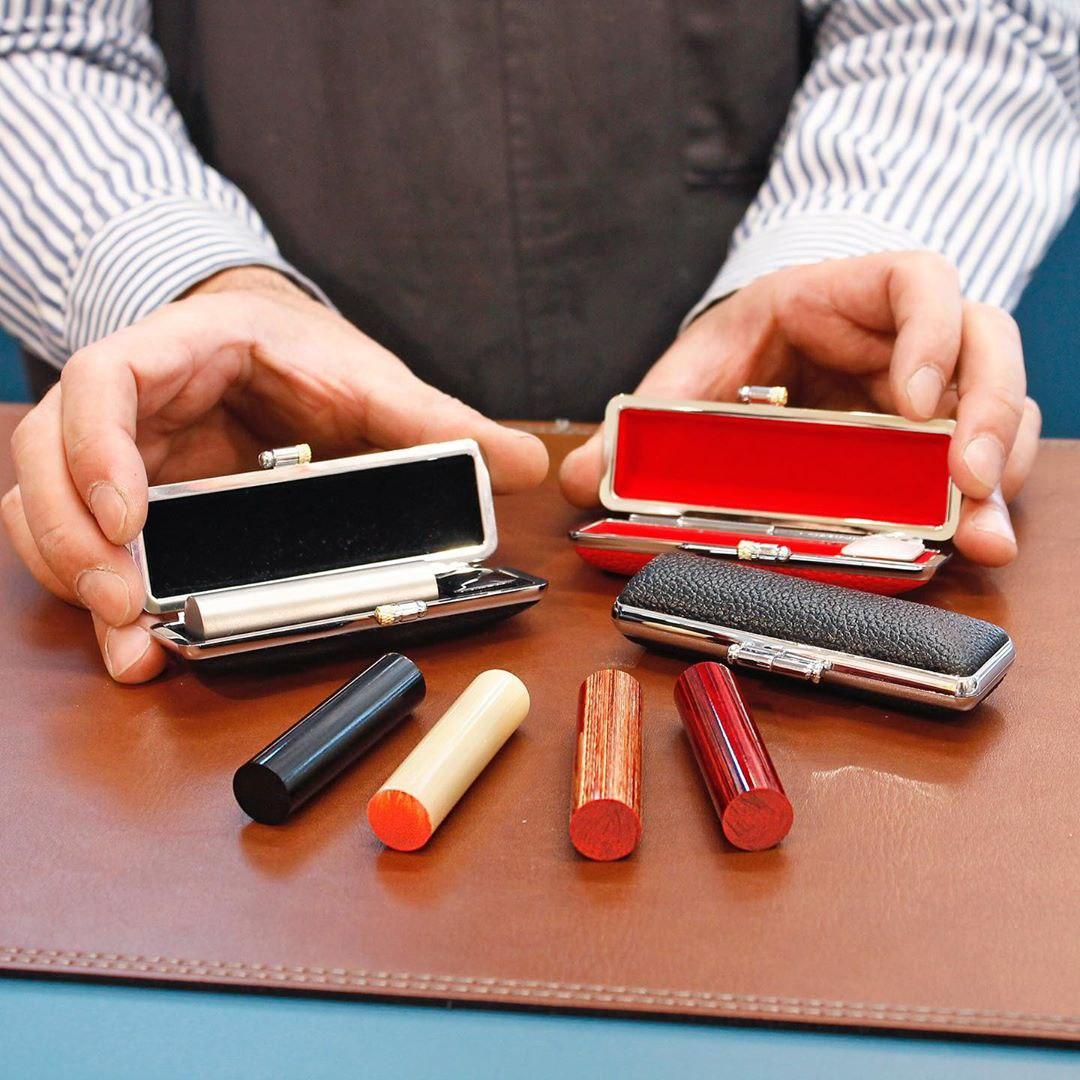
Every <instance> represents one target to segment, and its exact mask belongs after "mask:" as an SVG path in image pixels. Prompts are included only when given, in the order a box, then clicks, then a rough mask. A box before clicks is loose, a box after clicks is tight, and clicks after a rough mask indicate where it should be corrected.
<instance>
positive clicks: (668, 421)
mask: <svg viewBox="0 0 1080 1080" xmlns="http://www.w3.org/2000/svg"><path fill="white" fill-rule="evenodd" d="M954 427H955V422H954V421H952V420H929V421H926V422H921V423H920V422H916V421H911V420H905V419H904V418H903V417H900V416H888V415H884V414H879V413H863V412H834V411H829V410H820V409H798V408H788V407H786V406H779V405H759V404H735V403H727V402H700V401H660V400H654V399H649V398H641V397H635V396H633V395H630V394H623V395H620V396H618V397H615V398H612V399H611V401H610V402H609V403H608V407H607V412H606V415H605V420H604V461H605V469H604V476H603V480H602V482H601V486H600V501H601V503H602V504H603V505H604V507H605V508H606V509H608V510H609V511H612V514H611V515H610V516H608V517H605V518H601V519H600V520H599V521H594V522H591V523H590V524H588V525H584V526H582V527H581V528H578V529H575V530H573V531H572V532H571V533H570V539H571V540H572V541H573V543H574V546H575V548H576V549H577V551H578V553H579V554H580V555H581V556H582V558H584V559H586V560H587V561H588V562H591V563H594V564H595V565H596V566H599V567H601V568H602V569H605V570H611V571H614V572H616V573H621V574H631V573H635V572H636V571H637V570H639V569H640V568H641V567H642V566H643V565H644V564H645V563H646V562H648V561H649V559H651V558H652V557H653V556H654V555H657V554H660V553H662V552H668V551H692V552H696V553H698V554H702V555H711V556H715V557H718V558H726V559H737V560H742V561H745V562H749V563H753V564H755V565H759V566H762V567H767V568H769V569H773V570H778V571H781V572H783V573H789V574H797V575H799V576H800V577H807V578H813V579H815V580H818V581H826V582H830V583H832V584H838V585H847V586H848V587H850V588H856V589H864V590H866V591H868V592H876V593H886V594H892V593H900V592H906V591H907V590H909V589H914V588H916V587H918V586H919V585H922V584H924V583H925V582H927V581H929V580H930V578H932V577H933V576H934V574H935V573H936V572H937V570H938V569H939V568H940V567H941V566H942V565H943V564H944V563H945V562H946V561H947V560H948V559H949V555H948V553H947V552H944V551H942V550H940V549H939V548H937V547H935V546H934V544H933V543H931V541H933V542H943V541H947V540H949V539H950V538H951V537H952V535H953V533H954V532H955V531H956V523H957V519H958V516H959V513H960V493H959V491H958V490H957V488H956V485H955V484H954V483H953V481H952V478H951V476H950V474H949V466H948V453H949V440H950V437H951V435H952V431H953V428H954Z"/></svg>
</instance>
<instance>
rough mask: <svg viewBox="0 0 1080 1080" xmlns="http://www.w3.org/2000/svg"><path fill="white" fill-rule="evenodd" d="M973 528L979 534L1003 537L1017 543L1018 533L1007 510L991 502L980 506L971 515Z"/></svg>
mask: <svg viewBox="0 0 1080 1080" xmlns="http://www.w3.org/2000/svg"><path fill="white" fill-rule="evenodd" d="M971 527H972V528H973V529H978V530H979V532H986V533H993V534H994V535H995V536H1003V537H1005V539H1006V540H1009V541H1011V542H1012V543H1014V544H1015V543H1016V533H1014V532H1013V527H1012V522H1011V521H1010V520H1009V515H1008V514H1007V513H1006V512H1005V510H1004V509H1003V508H1002V507H1001V506H999V505H998V504H997V503H995V502H989V503H987V504H986V505H985V506H980V507H979V509H978V510H976V511H975V513H974V514H972V515H971Z"/></svg>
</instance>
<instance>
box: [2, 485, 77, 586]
mask: <svg viewBox="0 0 1080 1080" xmlns="http://www.w3.org/2000/svg"><path fill="white" fill-rule="evenodd" d="M0 515H2V516H3V519H4V528H5V529H6V530H7V534H8V536H9V537H10V539H11V546H12V547H13V548H14V549H15V554H16V555H18V556H19V558H20V559H22V561H23V563H25V565H26V568H27V569H28V570H29V571H30V573H31V574H33V575H34V577H35V578H36V579H37V582H38V584H39V585H41V586H43V587H44V588H46V589H48V590H49V592H51V593H53V594H54V595H56V596H58V597H60V599H61V600H64V601H66V602H67V603H69V604H78V603H79V599H78V597H77V596H76V595H75V594H74V593H73V592H72V591H71V590H70V589H69V588H67V587H66V586H65V585H64V584H63V582H61V580H60V579H59V578H58V577H57V576H56V575H55V574H54V573H53V572H52V571H51V570H50V569H49V568H48V566H46V565H45V560H44V559H43V558H42V557H41V552H40V551H38V549H37V544H35V543H34V538H33V537H32V536H31V535H30V526H29V525H27V524H26V515H25V514H24V513H23V506H22V498H21V497H20V495H19V488H18V486H17V485H16V486H15V487H13V488H12V489H11V490H10V491H9V492H8V493H7V494H6V495H5V496H4V498H3V500H0ZM80 606H81V605H80Z"/></svg>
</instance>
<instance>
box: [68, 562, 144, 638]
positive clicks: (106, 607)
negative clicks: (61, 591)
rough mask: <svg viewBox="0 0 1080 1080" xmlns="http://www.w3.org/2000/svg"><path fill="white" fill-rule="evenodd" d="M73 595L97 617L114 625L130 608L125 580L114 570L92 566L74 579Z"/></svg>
mask: <svg viewBox="0 0 1080 1080" xmlns="http://www.w3.org/2000/svg"><path fill="white" fill-rule="evenodd" d="M75 595H76V596H77V597H78V598H79V599H80V600H81V601H82V602H83V603H84V604H85V605H86V606H87V607H88V608H89V609H90V610H91V611H92V612H93V613H94V614H95V615H97V616H98V617H99V618H101V619H103V620H104V621H105V622H107V623H111V624H112V625H114V626H116V625H119V624H120V623H123V622H124V621H125V620H126V619H127V617H128V612H129V611H130V609H131V593H130V592H128V587H127V582H126V581H124V579H123V578H122V577H121V576H120V575H119V574H118V573H116V572H115V571H114V570H107V569H105V568H104V567H100V566H99V567H94V568H93V569H90V570H84V571H83V572H82V573H81V574H80V575H79V576H78V577H77V578H76V579H75Z"/></svg>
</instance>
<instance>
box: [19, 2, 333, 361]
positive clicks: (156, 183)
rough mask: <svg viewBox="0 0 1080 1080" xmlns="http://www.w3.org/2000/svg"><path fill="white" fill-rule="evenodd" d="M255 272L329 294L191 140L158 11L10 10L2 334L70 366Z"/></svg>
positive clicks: (91, 5) (100, 6)
mask: <svg viewBox="0 0 1080 1080" xmlns="http://www.w3.org/2000/svg"><path fill="white" fill-rule="evenodd" d="M251 264H259V265H263V266H269V267H273V268H276V269H278V270H281V271H283V272H284V273H287V274H289V275H290V276H292V277H293V278H294V279H295V280H297V281H298V282H299V283H301V284H302V285H304V286H305V287H306V288H308V289H309V290H310V291H312V292H314V293H315V294H316V295H321V294H320V293H319V291H318V289H317V288H315V287H314V286H313V285H312V284H311V282H309V281H307V280H306V279H304V278H303V277H302V276H301V275H299V274H297V272H296V271H295V270H294V269H293V268H292V267H291V266H290V265H289V264H288V263H287V262H286V261H285V260H284V259H283V258H282V257H281V255H280V254H279V253H278V250H277V248H276V246H275V244H274V241H273V239H272V238H271V236H270V234H269V232H268V231H267V229H266V227H265V226H264V224H263V223H262V221H261V220H260V218H259V215H258V214H257V213H256V212H255V210H254V209H253V208H252V206H251V205H250V204H249V203H248V202H247V200H246V199H245V198H244V196H243V195H242V194H241V193H240V191H239V190H238V189H237V188H236V187H235V186H234V185H232V184H231V183H229V181H227V180H226V179H225V178H224V177H222V176H221V175H220V174H218V173H217V172H215V171H214V170H213V169H211V168H209V167H208V166H207V165H206V164H205V163H204V162H203V161H202V160H201V159H200V157H199V155H198V153H197V152H196V151H195V149H194V147H193V146H192V145H191V142H190V140H189V139H188V137H187V134H186V132H185V130H184V126H183V123H182V121H181V119H180V116H179V114H178V113H177V111H176V108H175V107H174V105H173V104H172V102H171V101H170V100H169V97H168V95H167V93H166V91H165V65H164V62H163V60H162V57H161V54H160V52H159V50H158V48H157V46H156V45H155V44H154V42H153V40H152V39H151V37H150V3H149V0H82V2H78V0H0V325H2V326H3V327H4V329H5V330H7V331H9V332H10V333H12V334H14V335H15V336H16V337H17V338H18V339H19V340H20V341H21V342H22V343H23V345H25V346H26V347H27V348H28V349H30V350H32V351H33V352H35V353H37V354H38V355H40V356H41V357H43V358H44V359H46V360H48V361H50V362H51V363H53V364H56V365H57V366H59V365H61V364H63V362H64V361H65V360H66V359H67V357H68V356H70V355H71V353H72V352H74V351H75V350H76V349H78V348H80V347H81V346H83V345H86V344H89V343H90V342H92V341H96V340H97V339H99V338H101V337H104V336H105V335H106V334H108V333H110V332H112V331H113V330H116V329H118V328H120V327H122V326H125V325H127V324H129V323H131V322H134V321H135V320H137V319H138V318H140V317H141V316H143V315H145V314H147V313H148V312H150V311H152V310H153V309H154V308H156V307H158V306H160V305H161V304H163V303H166V302H167V301H169V300H171V299H173V298H175V297H176V296H178V295H180V294H181V293H182V292H184V291H185V290H186V289H188V288H190V287H191V286H192V285H194V284H196V283H197V282H199V281H201V280H203V279H204V278H206V277H208V276H210V275H211V274H213V273H216V272H217V271H219V270H223V269H226V268H228V267H231V266H241V265H251Z"/></svg>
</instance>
